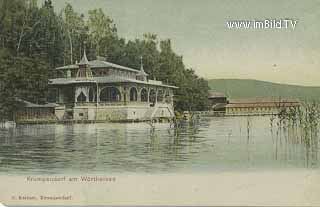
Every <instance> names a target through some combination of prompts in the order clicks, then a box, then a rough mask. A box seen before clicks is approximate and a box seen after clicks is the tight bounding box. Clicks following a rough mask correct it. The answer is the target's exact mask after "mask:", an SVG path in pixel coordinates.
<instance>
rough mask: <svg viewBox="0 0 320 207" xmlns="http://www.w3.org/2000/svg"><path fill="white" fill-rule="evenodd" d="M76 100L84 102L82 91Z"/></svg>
mask: <svg viewBox="0 0 320 207" xmlns="http://www.w3.org/2000/svg"><path fill="white" fill-rule="evenodd" d="M77 102H86V96H85V95H84V93H83V92H82V91H81V93H80V94H79V96H78V97H77Z"/></svg>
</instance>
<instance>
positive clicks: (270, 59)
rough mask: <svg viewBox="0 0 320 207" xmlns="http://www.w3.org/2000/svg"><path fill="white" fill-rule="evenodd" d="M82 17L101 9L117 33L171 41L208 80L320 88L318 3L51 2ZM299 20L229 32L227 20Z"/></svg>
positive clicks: (283, 0)
mask: <svg viewBox="0 0 320 207" xmlns="http://www.w3.org/2000/svg"><path fill="white" fill-rule="evenodd" d="M52 1H53V4H54V7H55V8H56V10H57V11H60V10H61V9H62V8H63V7H64V6H65V3H66V2H69V3H71V4H72V5H73V7H74V9H75V10H76V11H77V12H79V13H84V14H85V15H87V11H88V10H90V9H94V8H102V9H103V10H104V12H105V13H106V14H107V15H108V16H110V17H111V18H112V19H114V21H115V23H116V25H117V28H118V34H119V35H120V36H121V37H125V38H126V39H135V38H142V35H143V34H144V33H147V32H151V33H155V34H157V35H158V37H159V38H160V39H166V38H170V39H171V40H172V44H173V47H174V49H175V51H176V52H177V53H178V54H179V55H182V56H183V57H184V62H185V64H186V66H187V67H192V68H193V69H194V70H195V71H196V73H197V74H198V75H200V76H202V77H204V78H207V79H210V78H242V79H258V80H265V81H272V82H278V83H289V84H298V85H315V86H320V67H319V66H320V23H319V21H320V19H319V17H320V1H319V0H308V1H302V0H298V1H297V0H268V1H267V0H261V1H256V0H234V1H230V0H226V1H222V0H220V1H217V0H197V1H196V0H90V1H88V0H52ZM285 18H289V19H293V20H297V21H298V22H297V25H296V27H295V29H294V30H293V29H292V28H289V29H260V30H259V29H256V30H255V29H238V30H237V29H228V28H227V21H228V20H265V19H285Z"/></svg>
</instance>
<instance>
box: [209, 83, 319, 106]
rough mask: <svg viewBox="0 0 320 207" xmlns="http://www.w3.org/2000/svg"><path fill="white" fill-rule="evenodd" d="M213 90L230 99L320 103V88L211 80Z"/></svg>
mask: <svg viewBox="0 0 320 207" xmlns="http://www.w3.org/2000/svg"><path fill="white" fill-rule="evenodd" d="M209 86H210V88H211V89H212V90H214V91H218V92H223V93H225V94H226V95H227V96H228V97H229V98H253V97H281V98H297V99H300V100H301V101H317V102H320V87H309V86H297V85H287V84H278V83H272V82H266V81H258V80H249V79H211V80H209Z"/></svg>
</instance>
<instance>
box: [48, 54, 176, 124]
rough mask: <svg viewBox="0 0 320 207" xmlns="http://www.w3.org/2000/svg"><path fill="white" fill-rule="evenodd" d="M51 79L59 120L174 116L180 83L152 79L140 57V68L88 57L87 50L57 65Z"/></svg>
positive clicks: (121, 119) (137, 118)
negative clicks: (76, 59) (70, 61)
mask: <svg viewBox="0 0 320 207" xmlns="http://www.w3.org/2000/svg"><path fill="white" fill-rule="evenodd" d="M56 71H57V72H58V74H60V77H58V78H55V79H50V80H49V86H50V90H51V94H54V95H53V97H54V100H53V101H54V102H55V103H56V104H58V106H57V107H56V108H55V114H56V116H57V118H58V119H59V120H76V121H77V120H88V121H131V120H132V121H145V120H152V119H172V118H173V117H174V108H173V95H174V94H173V93H174V89H176V88H177V87H175V86H170V85H166V84H163V83H162V82H161V81H156V80H150V79H149V78H148V74H147V73H145V71H144V69H143V64H142V58H141V68H140V70H136V69H132V68H129V67H124V66H121V65H117V64H114V63H110V62H107V61H106V60H105V59H103V58H101V57H99V58H98V59H97V60H92V61H88V59H87V57H86V53H85V52H84V55H83V58H82V59H81V61H80V62H79V63H77V64H74V65H68V66H63V67H59V68H56Z"/></svg>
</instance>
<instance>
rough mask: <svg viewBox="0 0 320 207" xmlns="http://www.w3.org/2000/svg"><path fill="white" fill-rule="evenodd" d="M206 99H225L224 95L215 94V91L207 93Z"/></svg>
mask: <svg viewBox="0 0 320 207" xmlns="http://www.w3.org/2000/svg"><path fill="white" fill-rule="evenodd" d="M208 97H209V98H226V95H225V94H224V93H221V92H216V91H209V92H208Z"/></svg>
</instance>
